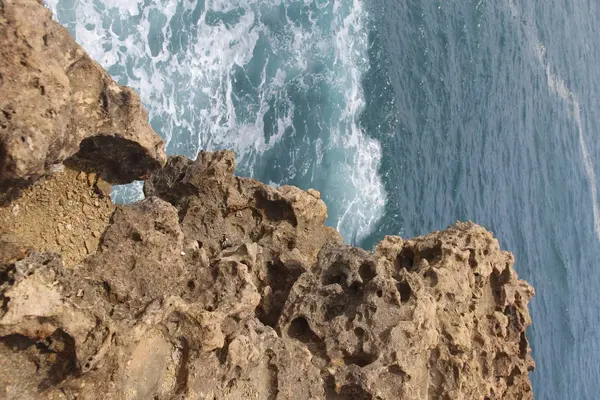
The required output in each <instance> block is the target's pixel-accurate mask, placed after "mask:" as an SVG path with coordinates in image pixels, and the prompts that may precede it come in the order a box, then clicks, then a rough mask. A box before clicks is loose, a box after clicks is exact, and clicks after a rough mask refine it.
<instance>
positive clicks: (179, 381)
mask: <svg viewBox="0 0 600 400" xmlns="http://www.w3.org/2000/svg"><path fill="white" fill-rule="evenodd" d="M179 348H180V351H181V359H180V361H179V368H178V370H177V376H176V377H175V379H176V381H175V394H184V393H186V392H187V389H188V376H189V370H188V363H189V361H190V346H189V344H188V341H187V339H186V338H185V337H181V338H179Z"/></svg>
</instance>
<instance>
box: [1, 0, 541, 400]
mask: <svg viewBox="0 0 600 400" xmlns="http://www.w3.org/2000/svg"><path fill="white" fill-rule="evenodd" d="M26 7H27V10H28V11H27V13H28V14H27V15H28V17H29V22H27V23H25V22H24V18H23V16H24V15H25V14H24V13H25V8H26ZM36 21H37V22H36ZM15 32H16V33H15ZM44 32H47V33H44ZM0 34H2V36H0V40H1V43H0V44H2V46H0V52H2V53H1V55H2V59H0V68H2V69H1V70H0V73H1V74H2V75H1V76H2V79H1V80H0V85H1V84H2V83H4V85H6V82H10V84H9V85H10V86H9V89H10V92H9V93H17V92H18V87H19V85H21V88H22V89H23V90H22V91H21V92H19V93H18V96H21V97H18V96H17V97H12V96H11V97H0V109H2V110H3V113H4V110H6V109H9V108H6V106H5V105H6V104H9V103H10V104H13V106H12V107H13V108H10V110H13V109H14V110H15V113H14V114H11V115H12V116H11V118H10V120H9V121H8V122H7V123H5V120H1V121H2V123H3V124H4V125H6V127H5V128H2V129H4V130H3V131H0V143H2V149H3V153H2V157H1V158H0V159H1V160H2V170H1V171H2V177H3V179H4V180H3V181H2V182H3V185H4V186H3V188H2V190H4V191H5V192H4V193H5V194H6V193H7V192H8V191H11V190H13V188H15V187H20V186H21V185H22V183H23V181H27V182H29V181H30V180H35V179H38V178H39V177H42V178H41V179H40V180H39V181H37V182H36V183H35V184H33V185H31V186H30V187H28V188H26V189H24V190H23V191H22V193H21V196H20V197H19V198H14V196H10V197H7V198H6V199H7V201H8V200H9V199H10V200H11V202H10V203H9V204H6V205H4V206H0V223H1V224H2V225H1V226H0V397H1V398H8V399H236V400H237V399H348V400H350V399H372V400H376V399H381V400H383V399H523V398H532V397H533V395H532V391H531V384H530V381H529V375H528V374H529V372H530V371H531V370H532V369H533V367H534V363H533V360H532V359H531V356H530V347H529V344H528V342H527V338H526V334H525V331H526V328H527V327H528V326H529V324H530V323H531V320H530V317H529V313H528V309H527V303H528V301H529V299H530V298H531V296H532V295H533V289H532V288H531V287H530V286H529V285H528V284H527V283H526V282H524V281H521V280H519V279H518V277H517V275H516V273H515V271H514V269H513V263H514V260H513V256H512V255H511V254H510V253H508V252H506V251H502V250H500V247H499V244H498V241H497V240H496V239H495V238H494V237H493V236H492V234H491V233H490V232H488V231H486V230H485V229H484V228H482V227H480V226H478V225H475V224H473V223H457V224H455V225H454V226H452V227H450V228H448V229H446V230H444V231H441V232H434V233H432V234H430V235H427V236H424V237H419V238H414V239H410V240H402V239H401V238H399V237H392V236H390V237H386V238H385V239H384V240H383V241H382V242H381V243H379V244H378V245H377V247H376V248H375V250H374V251H365V250H362V249H358V248H354V247H351V246H347V245H344V243H343V240H342V238H341V236H340V235H339V233H338V232H336V231H335V230H334V229H332V228H329V227H325V226H324V225H323V224H324V222H325V220H326V217H327V209H326V206H325V204H324V203H323V201H322V200H321V199H320V194H319V192H317V191H315V190H309V191H307V192H306V191H303V190H300V189H298V188H295V187H291V186H283V187H280V188H272V187H269V186H267V185H264V184H262V183H260V182H258V181H256V180H253V179H248V178H241V177H236V176H235V175H234V170H235V158H234V154H233V153H231V152H229V151H219V152H215V153H208V152H201V153H200V154H199V155H198V157H197V159H196V160H190V159H187V158H185V157H170V158H169V159H168V160H167V162H166V165H165V166H164V167H163V168H159V166H160V165H161V164H162V163H163V161H162V157H163V156H162V145H161V144H158V143H157V139H156V134H155V133H154V132H152V131H151V130H150V129H149V128H148V126H147V123H146V121H145V114H144V112H143V109H142V108H141V106H140V105H139V100H137V97H136V96H135V95H134V94H133V93H132V92H131V91H130V90H129V89H125V88H118V87H117V86H114V84H113V83H110V82H112V81H110V80H109V78H108V77H107V75H106V73H105V72H104V71H102V70H101V69H100V68H99V67H98V66H97V65H96V64H94V63H93V62H91V61H89V58H87V56H85V55H83V54H81V53H78V52H80V51H81V50H80V49H79V48H78V47H74V44H73V43H72V41H71V40H70V38H68V36H67V34H66V33H65V31H64V30H62V28H59V27H58V26H57V25H56V24H55V23H54V22H52V21H51V20H50V19H49V14H48V12H47V11H46V10H45V9H43V6H41V5H40V4H39V3H37V2H35V1H33V0H10V1H9V0H0ZM46 34H47V35H49V36H48V37H47V38H46V39H43V38H44V37H45V36H44V35H46ZM40 35H41V36H40ZM9 36H10V37H9ZM51 38H53V39H51ZM38 39H39V41H38ZM45 42H47V43H52V44H51V45H46V44H43V43H45ZM5 43H6V44H5ZM27 43H29V45H27ZM18 46H21V47H18ZM44 46H47V47H49V49H46V48H45V47H44ZM11 49H20V50H18V51H17V50H14V51H13V50H11ZM74 49H75V50H74ZM74 52H75V53H77V54H78V55H77V56H76V58H77V59H78V60H79V61H75V64H77V63H79V62H81V63H83V64H85V65H86V67H82V68H81V70H79V72H77V74H75V75H72V76H69V71H70V69H69V68H66V67H65V65H67V64H69V65H70V63H72V62H73V57H74V56H73V54H74ZM5 54H6V55H10V54H12V56H11V57H25V56H26V57H25V58H24V60H29V61H27V62H25V63H22V64H20V66H19V65H18V64H19V62H17V63H16V64H15V63H13V61H10V62H11V63H12V64H11V63H9V62H7V61H6V59H5ZM31 60H38V61H36V62H41V61H39V60H44V63H45V65H48V66H51V68H50V67H48V68H45V69H43V71H41V68H38V67H36V68H38V69H37V70H31V69H30V68H33V67H32V65H34V62H33V61H31ZM65 60H71V61H65ZM81 60H83V61H81ZM65 63H66V64H65ZM76 69H77V68H76ZM32 71H33V72H32ZM50 72H52V74H53V75H51V76H50V75H48V74H50ZM36 74H37V75H36ZM34 76H39V77H42V76H43V77H44V79H49V80H48V81H46V80H44V81H43V82H50V83H44V85H43V87H44V88H47V89H44V90H45V91H46V92H45V93H46V94H42V93H41V92H42V90H41V89H39V87H38V88H37V90H32V89H31V87H30V86H29V83H30V80H27V79H26V77H30V78H31V77H34ZM73 76H77V77H78V78H77V79H75V80H73V79H74V78H73ZM51 77H53V78H52V79H56V80H57V81H60V85H62V86H60V88H61V90H63V92H61V93H62V94H56V92H55V90H58V88H59V86H56V87H54V86H52V85H51V82H53V81H51V80H50V78H51ZM40 82H41V81H40ZM74 82H75V83H74ZM76 82H80V83H81V82H86V83H87V84H88V85H89V86H86V87H87V89H85V88H84V89H77V87H78V86H77V85H78V84H77V83H76ZM104 84H106V86H102V85H104ZM111 85H113V86H111ZM51 87H53V88H55V89H52V93H53V96H54V95H56V97H52V96H49V95H48V93H50V89H49V88H51ZM90 87H93V88H95V89H93V90H92V89H89V88H90ZM5 88H6V86H3V87H0V90H3V91H4V90H7V89H5ZM98 88H100V89H98ZM110 88H118V91H117V92H111V91H112V90H113V89H110ZM88 89H89V90H91V91H88ZM103 90H104V91H106V90H108V91H109V92H111V93H112V94H115V93H117V94H118V93H128V95H127V96H126V97H127V98H128V100H127V101H124V102H121V103H119V101H118V100H119V98H120V99H123V97H119V96H117V98H113V97H109V100H107V101H106V102H103V101H102V99H103V98H105V97H104V95H102V93H103V92H102V91H103ZM115 90H117V89H115ZM3 93H4V92H3ZM77 93H81V94H77ZM92 94H93V96H96V97H93V96H92ZM112 94H110V93H109V94H107V95H106V96H112ZM115 95H116V94H115ZM15 96H16V95H15ZM40 96H45V97H40ZM46 97H48V98H46ZM28 98H30V101H28V100H27V99H28ZM87 98H94V99H96V100H98V99H100V100H101V101H99V102H97V101H96V100H93V101H91V102H87V101H83V100H81V99H87ZM57 99H59V100H60V101H59V100H57ZM80 100H81V101H83V103H78V102H79V101H80ZM36 102H37V103H36ZM55 102H58V103H56V104H58V105H56V106H55V105H54V104H55ZM33 104H37V105H38V106H39V107H41V108H37V107H34V108H30V109H27V108H25V106H26V105H30V106H31V105H33ZM84 104H85V105H84ZM103 104H104V105H103ZM105 105H108V106H105ZM134 105H135V106H134ZM49 107H50V108H52V109H53V110H55V114H53V115H54V116H53V117H52V118H51V119H48V118H46V117H45V116H44V115H40V114H39V110H40V109H46V108H49ZM78 107H81V109H79V108H78ZM103 107H104V108H106V109H107V110H108V111H106V110H104V109H103ZM131 107H133V108H131ZM75 109H77V110H79V111H77V112H79V114H77V121H74V120H73V112H74V111H73V110H75ZM103 110H104V111H106V112H104V111H103ZM103 112H104V113H103ZM11 113H12V111H11ZM4 115H5V117H6V114H4ZM99 115H102V116H101V117H99ZM75 124H76V125H77V128H75ZM24 127H26V128H24ZM92 127H95V128H94V129H92ZM23 129H27V130H28V131H27V132H30V133H28V134H27V135H28V136H26V141H25V142H24V143H30V144H31V147H30V148H31V149H36V150H35V151H32V152H29V153H27V154H26V153H24V152H19V151H18V149H19V148H18V146H16V145H15V140H14V139H15V137H16V138H18V132H20V131H19V130H21V131H23ZM86 143H87V144H86ZM90 143H91V144H93V146H91V147H88V144H90ZM104 145H107V146H108V148H109V151H108V152H107V151H105V150H106V149H105V147H104ZM113 150H114V151H113ZM113 157H117V159H120V160H126V162H125V163H123V164H121V165H122V166H128V168H126V169H127V170H124V168H117V167H116V166H115V161H117V159H115V158H113ZM61 161H65V163H66V165H67V166H66V167H65V168H50V166H51V165H53V164H56V163H60V162H61ZM11 165H12V166H13V167H11ZM129 167H131V168H129ZM92 171H93V172H92ZM132 171H133V172H132ZM49 172H51V173H49ZM133 177H135V178H142V177H144V178H146V182H145V187H144V192H145V195H146V199H145V200H143V201H140V202H137V203H133V204H128V205H117V206H115V205H113V204H112V203H110V198H109V197H108V194H109V193H110V186H109V184H108V183H107V181H108V182H126V181H129V180H131V179H132V178H133ZM70 210H71V212H69V211H70ZM59 238H60V239H59Z"/></svg>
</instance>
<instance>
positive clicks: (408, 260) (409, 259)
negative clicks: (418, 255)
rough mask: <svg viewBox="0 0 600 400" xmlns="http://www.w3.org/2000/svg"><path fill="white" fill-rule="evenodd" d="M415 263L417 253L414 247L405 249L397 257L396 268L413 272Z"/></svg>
mask: <svg viewBox="0 0 600 400" xmlns="http://www.w3.org/2000/svg"><path fill="white" fill-rule="evenodd" d="M414 263H415V251H414V249H413V248H412V247H405V248H403V249H402V251H401V252H400V254H398V257H396V262H395V264H396V268H397V269H402V268H404V269H406V270H408V271H411V270H412V269H413V266H414Z"/></svg>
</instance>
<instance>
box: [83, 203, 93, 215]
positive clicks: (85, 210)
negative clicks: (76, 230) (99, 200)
mask: <svg viewBox="0 0 600 400" xmlns="http://www.w3.org/2000/svg"><path fill="white" fill-rule="evenodd" d="M81 209H82V211H83V213H84V214H85V215H91V214H93V213H94V209H93V208H92V207H91V206H89V205H87V204H84V205H83V207H81Z"/></svg>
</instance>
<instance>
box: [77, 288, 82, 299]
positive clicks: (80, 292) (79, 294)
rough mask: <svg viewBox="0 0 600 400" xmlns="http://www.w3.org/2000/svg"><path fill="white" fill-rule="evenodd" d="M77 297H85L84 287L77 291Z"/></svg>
mask: <svg viewBox="0 0 600 400" xmlns="http://www.w3.org/2000/svg"><path fill="white" fill-rule="evenodd" d="M77 297H83V289H79V290H78V291H77Z"/></svg>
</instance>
